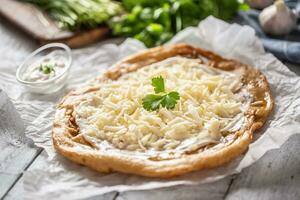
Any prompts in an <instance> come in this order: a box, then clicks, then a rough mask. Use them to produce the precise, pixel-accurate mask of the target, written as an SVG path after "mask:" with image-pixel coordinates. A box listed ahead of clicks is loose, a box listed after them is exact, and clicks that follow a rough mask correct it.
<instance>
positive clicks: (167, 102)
mask: <svg viewBox="0 0 300 200" xmlns="http://www.w3.org/2000/svg"><path fill="white" fill-rule="evenodd" d="M152 86H153V87H154V92H155V93H156V94H148V95H146V96H145V97H144V98H143V107H144V108H145V109H146V110H148V111H154V110H158V109H159V108H160V106H162V107H163V108H167V109H173V108H175V105H176V104H177V101H178V100H179V99H180V96H179V93H178V92H176V91H172V92H169V93H166V94H162V95H159V94H158V93H164V92H165V83H164V79H163V78H162V77H161V76H159V77H155V78H152Z"/></svg>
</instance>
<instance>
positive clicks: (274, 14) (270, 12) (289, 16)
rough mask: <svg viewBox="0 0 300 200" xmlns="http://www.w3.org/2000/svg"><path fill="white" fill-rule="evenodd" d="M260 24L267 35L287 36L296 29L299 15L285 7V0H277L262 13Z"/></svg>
mask: <svg viewBox="0 0 300 200" xmlns="http://www.w3.org/2000/svg"><path fill="white" fill-rule="evenodd" d="M259 22H260V25H261V27H262V29H263V30H264V32H265V33H268V34H271V35H277V36H279V35H285V34H288V33H290V32H291V31H292V29H293V28H295V26H296V24H297V15H296V13H294V12H293V11H292V10H290V9H289V8H288V7H287V6H286V5H285V3H284V1H283V0H277V1H276V2H275V3H274V4H273V5H271V6H269V7H267V8H265V9H264V10H263V11H262V12H261V13H260V15H259Z"/></svg>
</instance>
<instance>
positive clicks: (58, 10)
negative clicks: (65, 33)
mask: <svg viewBox="0 0 300 200" xmlns="http://www.w3.org/2000/svg"><path fill="white" fill-rule="evenodd" d="M25 1H27V2H29V3H33V4H35V5H37V6H38V7H39V8H41V9H42V10H44V11H46V12H47V13H48V14H49V15H50V16H51V17H52V18H54V19H55V20H56V21H57V23H58V25H59V26H60V27H61V28H64V29H69V30H72V31H77V30H79V29H90V28H95V27H97V26H99V25H100V24H103V23H106V22H107V21H108V20H109V19H110V18H111V17H113V16H115V15H118V14H120V13H121V12H122V11H123V9H122V6H121V5H120V3H119V2H115V1H111V0H25Z"/></svg>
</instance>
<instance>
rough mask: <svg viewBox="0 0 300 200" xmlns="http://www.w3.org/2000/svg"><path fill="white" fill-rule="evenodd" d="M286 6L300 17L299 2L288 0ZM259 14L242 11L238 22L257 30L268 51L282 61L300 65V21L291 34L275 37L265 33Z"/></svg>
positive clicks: (297, 0)
mask: <svg viewBox="0 0 300 200" xmlns="http://www.w3.org/2000/svg"><path fill="white" fill-rule="evenodd" d="M286 4H287V6H289V7H290V8H292V9H295V10H296V12H297V13H298V15H299V16H300V1H299V0H288V1H286ZM259 13H260V11H259V10H254V9H252V10H249V11H246V12H242V11H241V12H239V13H238V18H237V20H238V21H239V22H240V23H242V24H244V25H249V26H251V27H252V28H254V29H255V31H256V34H257V36H258V37H260V38H261V41H262V43H263V45H264V47H265V50H266V51H269V52H271V53H273V54H274V55H275V56H276V57H277V58H278V59H280V60H283V61H287V62H291V63H296V64H300V22H299V21H300V20H298V23H297V27H296V28H295V29H294V30H293V31H292V32H291V33H290V34H288V35H286V36H282V37H273V36H270V35H267V34H265V33H264V32H263V30H262V28H261V26H260V24H259V20H258V16H259Z"/></svg>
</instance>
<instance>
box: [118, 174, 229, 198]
mask: <svg viewBox="0 0 300 200" xmlns="http://www.w3.org/2000/svg"><path fill="white" fill-rule="evenodd" d="M231 179H232V177H227V178H225V179H222V180H220V181H217V182H214V183H209V184H202V185H194V186H176V187H171V188H162V189H156V190H144V191H129V192H123V193H120V194H119V195H118V196H117V198H116V199H117V200H159V199H163V200H182V199H184V200H198V199H201V200H221V199H223V198H224V195H225V193H226V191H227V188H228V185H229V184H230V182H231Z"/></svg>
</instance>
